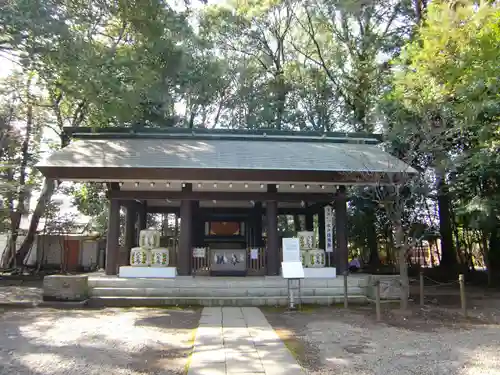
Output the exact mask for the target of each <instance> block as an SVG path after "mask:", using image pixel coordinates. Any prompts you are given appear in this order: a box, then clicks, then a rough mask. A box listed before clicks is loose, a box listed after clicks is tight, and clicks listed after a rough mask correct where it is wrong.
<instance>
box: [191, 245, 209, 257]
mask: <svg viewBox="0 0 500 375" xmlns="http://www.w3.org/2000/svg"><path fill="white" fill-rule="evenodd" d="M205 253H206V250H205V248H204V247H195V248H194V249H193V258H205Z"/></svg>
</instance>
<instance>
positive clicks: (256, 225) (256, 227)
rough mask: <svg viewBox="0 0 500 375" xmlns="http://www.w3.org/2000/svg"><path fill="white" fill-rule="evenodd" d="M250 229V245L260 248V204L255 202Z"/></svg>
mask: <svg viewBox="0 0 500 375" xmlns="http://www.w3.org/2000/svg"><path fill="white" fill-rule="evenodd" d="M252 229H253V230H252V235H253V238H252V242H253V244H252V245H253V246H255V247H262V202H255V207H254V208H253V212H252Z"/></svg>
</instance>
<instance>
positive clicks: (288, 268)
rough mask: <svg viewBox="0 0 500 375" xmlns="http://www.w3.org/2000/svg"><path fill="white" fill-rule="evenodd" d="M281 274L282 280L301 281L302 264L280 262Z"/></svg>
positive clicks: (302, 274) (302, 273)
mask: <svg viewBox="0 0 500 375" xmlns="http://www.w3.org/2000/svg"><path fill="white" fill-rule="evenodd" d="M281 272H282V274H283V278H284V279H303V278H304V268H303V267H302V262H282V263H281Z"/></svg>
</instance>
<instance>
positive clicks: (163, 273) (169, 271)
mask: <svg viewBox="0 0 500 375" xmlns="http://www.w3.org/2000/svg"><path fill="white" fill-rule="evenodd" d="M118 274H119V277H128V278H145V279H148V278H153V279H172V278H174V277H176V276H177V268H175V267H132V266H122V267H120V271H119V273H118Z"/></svg>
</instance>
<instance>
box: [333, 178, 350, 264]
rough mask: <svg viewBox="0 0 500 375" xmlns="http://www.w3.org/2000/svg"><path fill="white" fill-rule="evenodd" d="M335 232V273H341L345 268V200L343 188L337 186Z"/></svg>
mask: <svg viewBox="0 0 500 375" xmlns="http://www.w3.org/2000/svg"><path fill="white" fill-rule="evenodd" d="M335 231H336V235H335V237H336V240H337V249H336V251H335V267H336V268H337V273H343V272H344V271H345V270H347V269H348V267H347V263H348V260H347V256H348V249H347V199H346V193H345V186H339V188H338V189H337V194H336V196H335Z"/></svg>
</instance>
